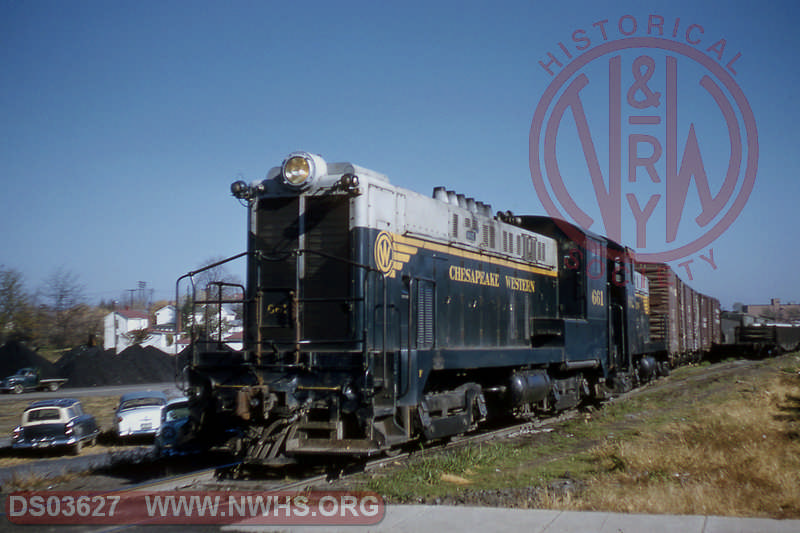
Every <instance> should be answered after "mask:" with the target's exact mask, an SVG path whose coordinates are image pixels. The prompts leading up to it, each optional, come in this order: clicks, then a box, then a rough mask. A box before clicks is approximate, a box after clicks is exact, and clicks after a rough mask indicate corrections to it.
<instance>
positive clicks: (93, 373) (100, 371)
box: [56, 346, 175, 387]
mask: <svg viewBox="0 0 800 533" xmlns="http://www.w3.org/2000/svg"><path fill="white" fill-rule="evenodd" d="M56 367H57V368H58V371H59V373H60V374H61V377H65V378H67V379H68V380H69V381H68V382H67V384H66V385H65V386H66V387H94V386H106V385H136V384H139V383H160V382H171V381H174V379H175V378H174V375H175V356H173V355H167V354H165V353H164V352H162V351H161V350H159V349H157V348H153V347H152V346H147V347H144V348H142V347H141V346H131V347H129V348H126V349H125V350H123V351H121V352H120V353H118V354H117V353H114V350H113V349H109V350H101V349H100V348H96V347H93V348H89V347H86V346H81V347H79V348H75V349H73V350H70V351H69V352H67V353H65V354H64V355H63V356H62V357H61V359H59V360H58V361H56Z"/></svg>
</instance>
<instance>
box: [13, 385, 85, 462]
mask: <svg viewBox="0 0 800 533" xmlns="http://www.w3.org/2000/svg"><path fill="white" fill-rule="evenodd" d="M99 433H100V429H99V428H98V427H97V421H96V420H95V418H94V417H93V416H92V415H90V414H88V413H85V412H84V411H83V406H82V405H81V402H80V400H76V399H73V398H60V399H57V400H40V401H38V402H33V403H32V404H30V405H29V406H28V407H27V408H26V409H25V412H23V413H22V422H21V423H20V425H19V426H17V427H16V428H14V432H13V434H12V436H11V446H12V448H16V449H26V448H48V447H51V446H67V447H70V448H71V449H72V452H73V453H75V455H77V454H79V453H80V451H81V448H82V446H83V445H84V444H85V443H88V444H89V445H90V446H94V444H95V443H96V442H97V435H98V434H99Z"/></svg>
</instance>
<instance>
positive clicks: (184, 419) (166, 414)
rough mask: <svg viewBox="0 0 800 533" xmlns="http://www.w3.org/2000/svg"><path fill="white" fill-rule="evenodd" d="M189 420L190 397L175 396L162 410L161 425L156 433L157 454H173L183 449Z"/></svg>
mask: <svg viewBox="0 0 800 533" xmlns="http://www.w3.org/2000/svg"><path fill="white" fill-rule="evenodd" d="M188 422H189V399H188V398H185V397H184V398H173V399H172V400H170V401H169V402H167V405H166V406H165V407H164V410H163V411H162V412H161V427H160V428H159V429H158V433H156V439H155V447H156V455H159V456H162V455H171V454H173V453H177V452H178V451H179V450H180V451H184V450H182V449H181V445H182V444H185V442H184V441H185V440H186V431H185V430H186V428H185V426H186V424H187V423H188Z"/></svg>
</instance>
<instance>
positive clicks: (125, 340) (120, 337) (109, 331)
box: [103, 309, 150, 353]
mask: <svg viewBox="0 0 800 533" xmlns="http://www.w3.org/2000/svg"><path fill="white" fill-rule="evenodd" d="M149 322H150V319H149V318H148V316H147V313H145V312H144V311H133V310H130V309H123V310H121V311H113V312H111V313H109V314H107V315H106V317H105V319H104V321H103V326H104V341H103V348H104V349H106V350H108V349H110V348H114V349H116V351H117V353H119V352H121V351H122V350H124V349H125V348H127V347H128V346H131V345H132V344H134V343H135V342H134V341H135V336H134V334H133V332H141V331H143V330H147V328H148V326H149Z"/></svg>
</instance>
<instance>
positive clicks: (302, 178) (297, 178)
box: [281, 152, 328, 190]
mask: <svg viewBox="0 0 800 533" xmlns="http://www.w3.org/2000/svg"><path fill="white" fill-rule="evenodd" d="M327 173H328V165H327V163H325V160H324V159H322V157H320V156H318V155H315V154H309V153H308V152H293V153H291V154H289V156H288V157H287V158H286V159H285V160H284V161H283V165H282V166H281V176H282V177H283V183H284V185H286V186H287V187H291V188H292V189H297V190H303V189H306V188H308V187H310V186H311V184H312V183H314V181H315V180H316V179H317V178H319V177H320V176H324V175H325V174H327Z"/></svg>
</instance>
